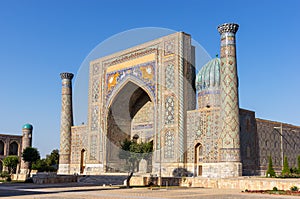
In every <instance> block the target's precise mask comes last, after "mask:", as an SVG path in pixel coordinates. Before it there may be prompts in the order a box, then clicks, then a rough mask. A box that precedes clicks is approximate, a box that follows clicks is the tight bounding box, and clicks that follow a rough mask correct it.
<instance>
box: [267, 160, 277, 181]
mask: <svg viewBox="0 0 300 199" xmlns="http://www.w3.org/2000/svg"><path fill="white" fill-rule="evenodd" d="M275 176H276V174H275V171H274V168H273V163H272V157H271V156H269V165H268V170H267V172H266V177H275Z"/></svg>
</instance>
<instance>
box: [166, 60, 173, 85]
mask: <svg viewBox="0 0 300 199" xmlns="http://www.w3.org/2000/svg"><path fill="white" fill-rule="evenodd" d="M165 76H166V78H165V82H166V84H165V85H166V88H167V89H172V88H174V85H175V82H174V81H175V79H174V64H171V63H170V64H168V65H167V66H166V69H165Z"/></svg>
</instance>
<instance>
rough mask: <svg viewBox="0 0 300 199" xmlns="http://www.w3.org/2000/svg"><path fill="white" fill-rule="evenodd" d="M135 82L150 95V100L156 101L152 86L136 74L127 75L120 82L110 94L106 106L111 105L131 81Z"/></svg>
mask: <svg viewBox="0 0 300 199" xmlns="http://www.w3.org/2000/svg"><path fill="white" fill-rule="evenodd" d="M129 82H131V83H133V84H135V85H136V86H137V87H138V88H142V89H143V90H144V91H145V92H146V93H147V94H148V96H149V97H150V100H151V101H152V102H155V93H153V92H152V90H151V88H149V86H147V84H146V83H145V82H143V81H142V80H140V79H138V78H136V77H134V76H127V77H126V78H124V80H122V81H121V82H120V83H118V84H117V85H116V86H115V87H114V89H113V92H112V93H111V95H110V96H109V98H108V99H107V100H106V107H107V109H108V108H109V107H111V104H112V102H113V101H114V99H115V97H116V96H117V95H118V94H119V93H120V91H121V90H122V89H123V88H124V87H125V86H126V85H127V84H128V83H129Z"/></svg>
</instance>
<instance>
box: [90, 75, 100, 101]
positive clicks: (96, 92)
mask: <svg viewBox="0 0 300 199" xmlns="http://www.w3.org/2000/svg"><path fill="white" fill-rule="evenodd" d="M99 90H100V88H99V79H95V80H94V81H93V86H92V102H93V103H94V102H98V98H99V95H100V92H99Z"/></svg>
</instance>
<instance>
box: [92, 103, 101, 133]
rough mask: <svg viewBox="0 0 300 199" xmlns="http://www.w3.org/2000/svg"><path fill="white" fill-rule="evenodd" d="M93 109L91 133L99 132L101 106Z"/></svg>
mask: <svg viewBox="0 0 300 199" xmlns="http://www.w3.org/2000/svg"><path fill="white" fill-rule="evenodd" d="M92 109H93V110H92V121H91V131H97V130H98V123H99V119H98V118H99V106H94V107H92Z"/></svg>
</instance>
